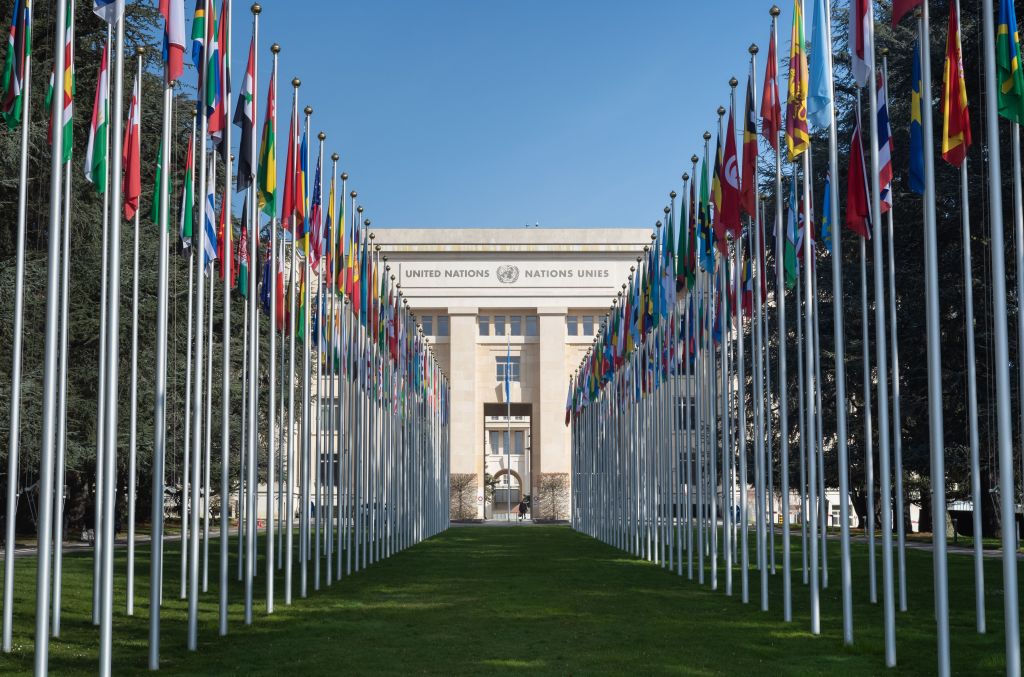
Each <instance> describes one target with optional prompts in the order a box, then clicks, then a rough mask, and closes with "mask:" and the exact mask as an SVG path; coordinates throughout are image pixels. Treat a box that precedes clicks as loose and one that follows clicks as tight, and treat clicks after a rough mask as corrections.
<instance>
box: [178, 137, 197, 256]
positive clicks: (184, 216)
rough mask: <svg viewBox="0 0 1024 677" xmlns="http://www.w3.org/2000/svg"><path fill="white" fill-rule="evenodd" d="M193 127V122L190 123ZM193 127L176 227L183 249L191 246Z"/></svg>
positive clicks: (186, 157)
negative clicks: (179, 214)
mask: <svg viewBox="0 0 1024 677" xmlns="http://www.w3.org/2000/svg"><path fill="white" fill-rule="evenodd" d="M192 124H193V127H194V126H195V122H193V123H192ZM195 162H196V151H195V129H193V130H192V136H191V137H190V138H189V140H188V152H187V153H186V154H185V183H184V185H182V187H181V219H180V222H179V224H180V225H179V227H178V237H180V238H181V245H182V247H184V248H185V249H188V248H189V247H191V246H192V218H193V217H192V212H193V210H194V209H195V197H194V195H193V193H194V192H195V182H196V181H195Z"/></svg>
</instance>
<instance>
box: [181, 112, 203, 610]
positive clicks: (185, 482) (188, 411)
mask: <svg viewBox="0 0 1024 677" xmlns="http://www.w3.org/2000/svg"><path fill="white" fill-rule="evenodd" d="M197 115H198V112H197V111H196V109H192V158H191V159H192V166H193V167H195V159H196V157H195V146H196V117H197ZM195 183H196V179H195V171H193V172H192V178H191V187H192V189H193V191H192V192H193V195H194V194H195ZM183 207H184V209H193V205H184V206H183ZM193 211H194V210H193ZM200 227H202V224H201V223H200ZM192 228H193V236H192V242H191V243H187V247H188V254H189V256H190V257H191V256H195V251H196V249H199V250H202V247H198V248H197V247H196V246H195V244H194V243H195V242H196V239H195V234H194V233H195V224H194V223H193V225H192ZM183 244H184V243H183ZM195 276H196V266H193V265H192V261H191V260H190V261H189V263H188V322H187V324H188V339H187V341H186V343H185V345H186V346H187V350H186V358H185V359H186V367H185V393H186V395H185V435H184V454H183V456H184V459H183V462H182V473H181V593H180V597H181V599H185V598H186V596H187V594H188V587H187V579H188V559H187V558H188V550H189V544H188V531H189V526H188V501H189V478H190V477H191V475H190V474H189V473H190V471H189V467H190V466H189V463H190V461H191V460H192V459H190V458H189V457H190V455H191V447H192V434H191V432H192V403H191V402H190V400H189V397H190V394H191V393H192V349H193V347H194V345H193V342H192V327H193V324H194V323H193V321H192V314H193V306H194V305H195V294H194V287H195Z"/></svg>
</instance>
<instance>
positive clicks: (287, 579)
mask: <svg viewBox="0 0 1024 677" xmlns="http://www.w3.org/2000/svg"><path fill="white" fill-rule="evenodd" d="M301 85H302V82H301V81H300V80H299V79H298V78H294V79H293V80H292V114H291V120H292V122H291V126H292V129H295V128H296V125H297V120H298V116H299V112H298V111H299V108H298V106H299V103H298V102H299V87H300V86H301ZM288 143H289V144H290V150H289V152H291V153H294V152H295V139H294V138H293V137H292V136H291V135H290V134H289V138H288ZM293 157H294V155H293ZM292 171H293V172H294V169H293V170H292ZM292 178H293V180H294V177H292ZM285 185H286V187H287V184H285ZM293 190H294V188H293ZM284 216H286V217H287V218H288V220H289V222H290V224H291V228H290V229H289V232H290V233H291V239H292V248H291V249H292V253H291V265H290V266H289V268H288V276H289V278H290V282H291V284H290V285H289V286H290V287H291V289H290V290H289V291H290V296H289V299H290V300H289V304H290V306H289V307H290V310H289V313H288V322H287V325H288V326H287V327H286V331H287V332H288V347H289V349H288V375H287V382H288V433H287V434H288V460H287V466H288V471H287V474H288V479H287V483H286V484H287V488H286V490H287V492H288V497H287V499H286V504H287V505H286V507H285V513H284V515H282V516H283V517H285V518H286V519H287V520H288V523H287V525H286V526H287V536H286V537H285V560H284V603H285V604H288V605H290V604H291V603H292V549H293V538H294V530H295V527H294V524H295V484H294V483H295V292H296V289H295V284H296V280H295V275H296V274H295V266H296V252H295V247H296V237H295V227H296V223H295V216H294V214H287V215H284ZM282 359H283V357H282Z"/></svg>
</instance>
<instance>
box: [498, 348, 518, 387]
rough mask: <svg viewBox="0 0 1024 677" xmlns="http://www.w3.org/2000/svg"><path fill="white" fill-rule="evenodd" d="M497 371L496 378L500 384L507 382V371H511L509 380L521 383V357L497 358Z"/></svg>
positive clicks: (502, 356)
mask: <svg viewBox="0 0 1024 677" xmlns="http://www.w3.org/2000/svg"><path fill="white" fill-rule="evenodd" d="M495 363H496V365H497V369H496V372H495V377H496V378H497V380H498V382H499V383H504V382H505V370H506V369H508V371H509V377H508V378H509V380H510V381H515V382H516V383H518V382H519V356H518V355H513V356H512V357H508V358H506V357H505V356H504V355H501V356H499V357H496V358H495Z"/></svg>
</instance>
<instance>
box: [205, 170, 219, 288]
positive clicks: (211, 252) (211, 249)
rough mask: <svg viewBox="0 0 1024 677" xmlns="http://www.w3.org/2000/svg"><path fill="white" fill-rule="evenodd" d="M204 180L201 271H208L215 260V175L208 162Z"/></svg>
mask: <svg viewBox="0 0 1024 677" xmlns="http://www.w3.org/2000/svg"><path fill="white" fill-rule="evenodd" d="M208 164H209V171H208V173H207V178H206V200H205V202H204V207H203V269H204V270H206V271H209V269H210V265H212V264H213V261H214V260H215V259H216V258H217V221H216V219H217V216H216V213H215V211H214V204H213V196H214V192H215V186H214V184H215V183H216V174H215V173H214V171H213V168H214V165H215V164H216V163H214V162H210V163H208Z"/></svg>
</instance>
